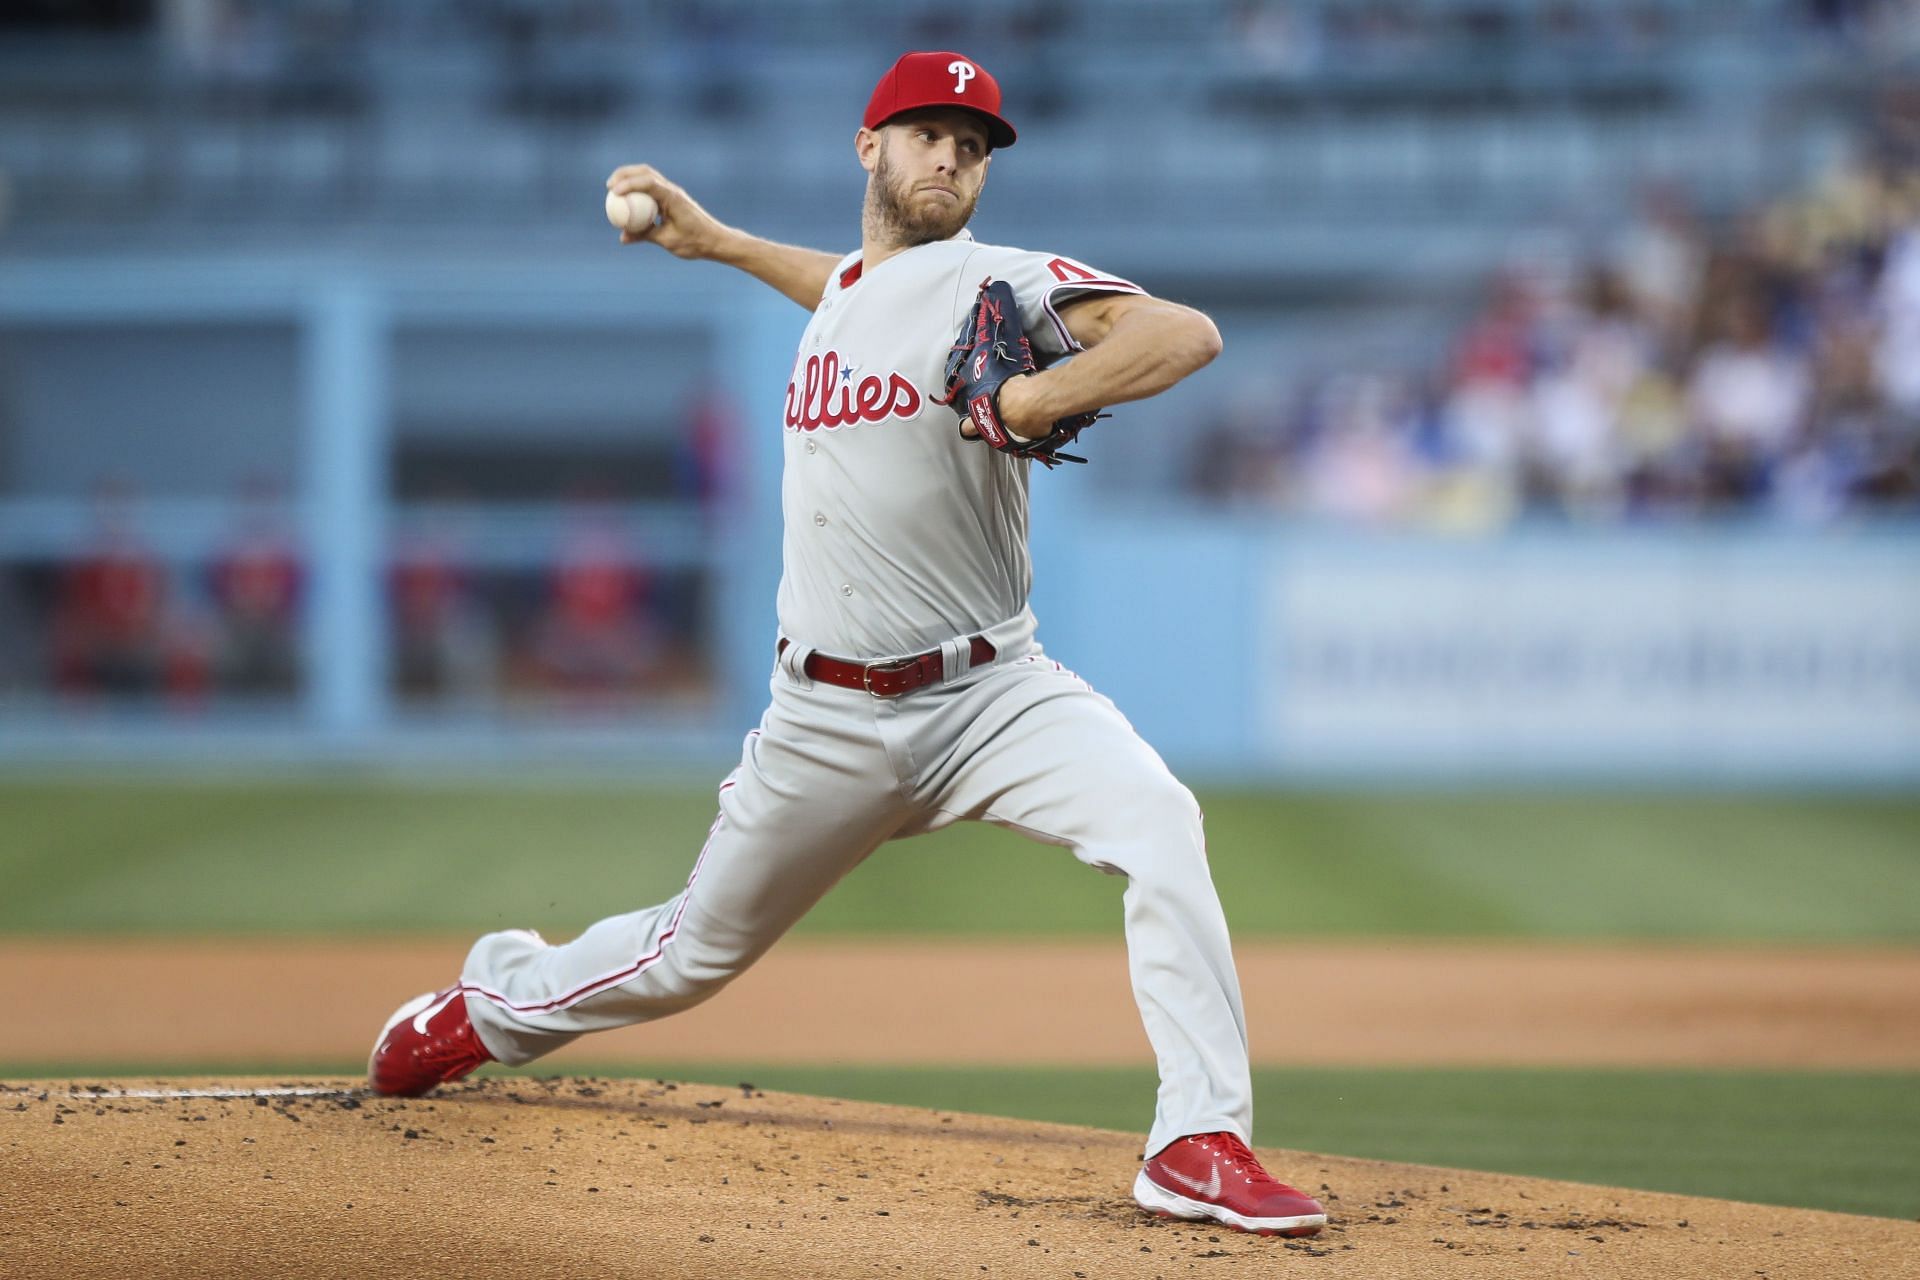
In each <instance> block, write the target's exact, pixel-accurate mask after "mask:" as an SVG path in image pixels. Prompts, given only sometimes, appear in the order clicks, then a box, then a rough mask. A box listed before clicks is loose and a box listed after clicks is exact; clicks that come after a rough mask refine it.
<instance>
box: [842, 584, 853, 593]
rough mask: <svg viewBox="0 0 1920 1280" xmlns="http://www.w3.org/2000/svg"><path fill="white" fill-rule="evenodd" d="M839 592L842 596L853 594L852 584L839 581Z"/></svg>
mask: <svg viewBox="0 0 1920 1280" xmlns="http://www.w3.org/2000/svg"><path fill="white" fill-rule="evenodd" d="M840 594H841V595H843V596H850V595H852V594H853V584H852V583H851V582H843V583H841V584H840Z"/></svg>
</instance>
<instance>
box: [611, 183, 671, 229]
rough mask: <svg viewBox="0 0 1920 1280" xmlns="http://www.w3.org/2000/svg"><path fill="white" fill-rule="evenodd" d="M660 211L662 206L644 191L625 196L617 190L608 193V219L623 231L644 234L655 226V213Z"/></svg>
mask: <svg viewBox="0 0 1920 1280" xmlns="http://www.w3.org/2000/svg"><path fill="white" fill-rule="evenodd" d="M658 212H660V206H659V205H658V204H656V203H655V202H654V199H653V197H652V196H650V195H648V194H647V193H646V192H644V191H632V192H629V193H627V194H626V195H624V196H623V195H621V194H620V193H619V192H617V191H609V192H608V193H607V221H608V222H611V223H612V224H613V225H614V226H616V227H618V228H619V229H620V230H622V231H631V232H633V233H634V234H635V235H641V234H643V233H644V232H646V231H647V229H648V228H650V227H652V226H653V215H654V214H656V213H658Z"/></svg>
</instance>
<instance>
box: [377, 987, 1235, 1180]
mask: <svg viewBox="0 0 1920 1280" xmlns="http://www.w3.org/2000/svg"><path fill="white" fill-rule="evenodd" d="M459 998H460V988H458V987H455V988H454V989H453V990H452V991H451V992H449V993H448V995H447V998H446V999H445V1000H442V1001H441V1002H440V1003H438V1004H430V1005H428V1006H427V1007H426V1008H425V1009H422V1010H421V1011H420V1012H419V1013H416V1014H414V1015H413V1029H414V1030H415V1031H418V1032H419V1033H420V1034H421V1035H423V1036H424V1035H426V1034H427V1024H428V1023H429V1022H432V1021H433V1019H434V1016H435V1015H436V1014H438V1013H439V1012H440V1011H441V1010H442V1009H444V1008H446V1007H447V1006H448V1005H450V1004H452V1003H453V1002H454V1001H455V1000H457V999H459ZM1174 1176H1175V1177H1179V1175H1178V1174H1175V1175H1174ZM1213 1180H1214V1182H1216V1183H1218V1182H1219V1181H1220V1171H1219V1170H1218V1169H1215V1170H1214V1171H1213ZM1183 1181H1184V1179H1183ZM1215 1190H1218V1187H1216V1188H1215Z"/></svg>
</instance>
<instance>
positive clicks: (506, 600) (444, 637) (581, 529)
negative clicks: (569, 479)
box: [0, 489, 711, 712]
mask: <svg viewBox="0 0 1920 1280" xmlns="http://www.w3.org/2000/svg"><path fill="white" fill-rule="evenodd" d="M136 512H137V504H135V503H132V502H130V500H129V496H128V494H127V493H126V492H125V491H124V490H121V489H116V490H114V491H113V492H112V493H111V494H109V495H106V496H103V497H102V498H101V499H99V501H98V502H97V505H96V524H95V528H94V530H93V532H92V534H91V535H90V536H89V538H88V541H87V545H86V547H85V548H84V549H83V550H82V551H81V552H80V553H79V554H78V555H76V556H74V557H72V558H68V559H62V560H58V561H32V562H25V563H15V564H13V565H8V566H0V695H6V694H10V693H11V694H21V693H28V694H44V693H52V694H54V695H57V696H58V697H59V698H61V699H62V700H63V701H64V702H67V703H69V704H72V705H86V704H89V703H109V702H111V703H127V704H140V703H151V704H158V705H165V706H167V707H169V708H171V709H175V710H191V709H193V708H195V707H199V706H204V705H208V704H211V703H213V702H216V701H218V702H220V703H222V704H225V705H230V706H231V705H239V704H242V703H246V702H250V701H252V702H261V701H264V702H266V703H273V702H276V701H277V702H285V701H286V700H288V699H290V698H292V697H294V696H295V695H297V694H298V692H299V691H300V688H301V684H302V680H303V677H304V673H305V670H306V663H305V662H304V661H303V658H302V654H303V652H304V649H305V645H304V639H303V636H302V634H301V629H302V626H303V621H304V617H305V613H306V608H307V598H308V594H309V592H308V578H309V571H308V568H307V565H306V561H305V557H304V556H303V555H302V552H301V543H300V539H299V537H298V535H297V534H296V533H295V532H294V529H293V523H292V520H291V510H290V508H288V507H287V506H286V505H285V504H284V503H283V502H277V501H261V500H252V501H249V502H248V503H246V504H245V506H244V511H243V514H242V515H241V516H240V517H239V519H238V522H237V524H236V526H235V528H234V529H233V530H232V532H231V534H230V536H228V537H226V538H224V539H222V540H221V541H220V542H219V544H218V545H216V546H214V547H211V548H209V549H207V551H206V552H205V554H202V555H195V556H192V557H189V558H187V559H184V560H182V559H180V558H178V557H169V556H163V555H162V554H160V552H159V551H158V550H157V549H156V548H155V546H154V545H153V543H152V541H151V540H149V539H148V538H147V537H145V536H143V534H142V532H141V527H140V519H139V517H138V515H137V514H136ZM705 594H706V587H705V581H704V576H703V574H702V573H701V572H700V571H699V570H698V569H697V568H686V567H681V568H676V569H666V568H657V567H655V566H653V565H651V564H650V563H649V561H648V558H647V556H646V554H645V552H644V548H643V547H642V545H641V541H640V539H639V538H638V537H637V536H636V534H635V532H634V531H633V529H632V528H631V527H630V525H629V522H628V521H627V520H626V519H625V518H624V516H623V514H622V512H621V511H620V510H619V509H618V508H616V507H613V506H610V505H608V504H605V503H600V502H593V501H582V502H578V503H576V504H574V505H573V506H572V507H571V508H570V509H569V510H567V511H566V513H565V514H564V515H563V517H562V520H561V525H560V531H559V533H558V536H557V538H556V541H555V543H554V545H553V546H552V547H551V548H550V549H549V550H548V553H547V554H546V555H545V556H544V557H542V558H541V559H540V561H539V562H538V563H537V564H535V565H533V566H531V567H519V566H510V567H500V566H489V565H486V564H484V563H482V562H481V559H480V558H479V557H477V556H476V555H474V554H473V549H472V547H471V546H470V545H468V544H467V543H466V542H465V541H464V540H463V539H462V538H461V537H460V536H459V535H458V534H457V533H455V532H453V526H451V525H444V524H443V525H433V524H427V525H421V526H419V527H418V528H416V529H415V530H414V531H412V532H410V533H409V534H408V535H406V536H404V537H402V538H401V539H399V541H398V542H397V543H396V545H395V547H394V549H393V552H392V555H391V557H390V560H389V563H388V565H387V570H386V581H385V590H384V597H385V599H384V604H385V609H386V613H385V618H384V622H385V626H386V629H387V635H388V652H389V655H390V662H389V669H388V675H389V684H390V690H391V693H392V695H393V697H394V699H395V701H396V704H398V705H401V706H433V705H439V706H442V707H447V708H460V707H468V708H473V707H486V706H494V705H499V704H501V703H504V702H515V701H526V702H533V703H538V704H540V705H543V706H546V707H548V708H551V709H558V710H563V711H589V712H590V711H593V710H596V709H598V708H602V707H609V708H619V707H624V706H628V705H631V704H632V703H633V702H634V701H635V700H637V699H648V698H655V699H658V698H669V699H671V698H679V697H684V696H693V697H700V696H704V695H705V693H706V692H708V691H709V687H710V686H709V682H710V678H711V671H710V669H709V667H708V665H707V662H706V659H705V656H704V654H705V651H706V650H707V648H708V647H709V637H708V634H707V632H708V623H707V619H706V610H705Z"/></svg>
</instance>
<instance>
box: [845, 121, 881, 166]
mask: <svg viewBox="0 0 1920 1280" xmlns="http://www.w3.org/2000/svg"><path fill="white" fill-rule="evenodd" d="M884 127H885V126H884V125H883V126H882V128H884ZM881 144H882V139H881V137H880V130H879V129H867V128H861V129H858V130H855V131H854V135H853V153H854V155H856V156H858V157H860V167H861V168H862V169H865V170H866V171H867V172H868V173H872V172H873V166H874V165H876V164H878V163H880V147H881Z"/></svg>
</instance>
